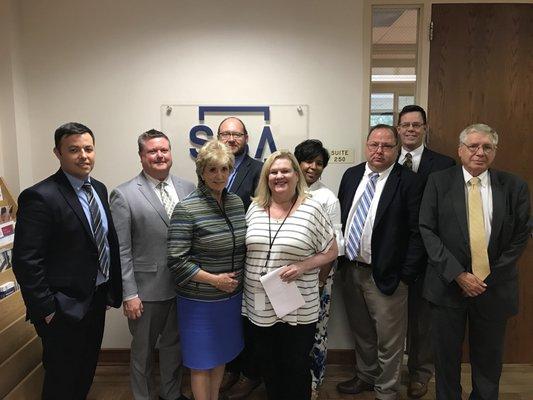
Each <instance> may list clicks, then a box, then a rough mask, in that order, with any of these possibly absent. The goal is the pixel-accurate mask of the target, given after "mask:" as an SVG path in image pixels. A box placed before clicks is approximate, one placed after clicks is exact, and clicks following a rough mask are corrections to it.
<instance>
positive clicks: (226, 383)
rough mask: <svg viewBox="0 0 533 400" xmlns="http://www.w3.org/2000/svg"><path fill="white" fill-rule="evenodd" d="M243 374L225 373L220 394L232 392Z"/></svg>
mask: <svg viewBox="0 0 533 400" xmlns="http://www.w3.org/2000/svg"><path fill="white" fill-rule="evenodd" d="M240 376H241V374H240V373H239V372H232V371H225V372H224V377H223V378H222V383H221V384H220V389H219V390H218V391H219V392H220V393H224V392H227V391H228V390H230V389H231V388H232V387H233V385H235V384H236V383H237V381H238V380H239V377H240Z"/></svg>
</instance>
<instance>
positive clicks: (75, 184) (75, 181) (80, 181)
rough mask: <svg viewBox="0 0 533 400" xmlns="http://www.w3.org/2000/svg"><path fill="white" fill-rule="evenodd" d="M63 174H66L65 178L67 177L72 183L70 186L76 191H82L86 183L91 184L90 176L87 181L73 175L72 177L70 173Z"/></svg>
mask: <svg viewBox="0 0 533 400" xmlns="http://www.w3.org/2000/svg"><path fill="white" fill-rule="evenodd" d="M63 173H64V174H65V176H66V177H67V179H68V181H69V182H70V184H71V185H72V187H73V188H74V189H75V190H76V191H80V190H81V187H82V186H83V184H84V183H85V182H89V183H90V182H91V177H90V176H88V177H87V179H80V178H76V177H75V176H73V175H70V174H69V173H67V172H65V171H63Z"/></svg>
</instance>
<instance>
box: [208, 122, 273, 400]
mask: <svg viewBox="0 0 533 400" xmlns="http://www.w3.org/2000/svg"><path fill="white" fill-rule="evenodd" d="M217 136H218V139H219V140H220V141H222V142H224V143H225V144H226V145H227V146H228V147H229V148H230V150H231V152H232V153H233V155H234V156H235V166H234V168H233V171H232V173H231V174H230V176H229V178H228V184H227V188H228V190H229V191H230V192H233V193H235V194H236V195H237V196H239V197H240V198H241V200H242V202H243V204H244V209H245V211H246V210H248V207H249V206H250V203H251V202H252V199H251V198H252V196H253V195H254V192H255V188H256V187H257V183H258V182H259V177H260V176H261V169H262V168H263V163H262V162H260V161H258V160H256V159H254V158H252V157H250V156H249V155H248V153H247V144H248V131H247V130H246V126H245V125H244V123H243V122H242V121H241V120H240V119H239V118H237V117H228V118H226V119H224V120H223V121H222V122H221V123H220V125H219V126H218V134H217ZM244 326H248V324H244ZM249 338H250V335H249V333H248V332H246V331H245V332H244V340H245V348H244V350H243V351H242V352H241V354H239V356H237V358H236V359H235V360H233V361H231V362H230V363H228V365H227V366H226V373H225V374H224V380H223V381H222V385H221V387H220V391H221V392H226V394H225V398H226V399H227V400H241V399H245V398H246V397H248V395H249V394H250V393H251V392H252V391H253V390H254V389H255V388H256V387H257V386H259V384H260V383H261V380H260V378H259V371H258V370H257V367H255V366H254V361H253V356H252V355H251V353H250V345H249V342H248V339H249ZM241 372H242V375H241ZM239 378H240V379H239Z"/></svg>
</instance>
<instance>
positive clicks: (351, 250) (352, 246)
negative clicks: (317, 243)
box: [346, 172, 379, 261]
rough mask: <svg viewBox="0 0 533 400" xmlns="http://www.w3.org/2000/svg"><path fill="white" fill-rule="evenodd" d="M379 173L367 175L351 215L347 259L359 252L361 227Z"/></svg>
mask: <svg viewBox="0 0 533 400" xmlns="http://www.w3.org/2000/svg"><path fill="white" fill-rule="evenodd" d="M378 177H379V174H378V173H376V172H372V173H371V174H370V175H369V176H368V178H369V179H368V183H367V184H366V187H365V191H364V193H363V195H362V196H361V198H360V199H359V203H358V204H357V208H356V209H355V213H354V216H353V220H352V224H351V225H350V231H349V232H348V240H347V241H346V255H347V256H348V259H350V260H352V261H353V260H355V258H356V257H357V256H358V254H359V248H360V246H361V236H362V234H363V228H364V226H365V221H366V217H367V215H368V210H370V204H372V199H373V198H374V193H375V192H376V181H377V180H378Z"/></svg>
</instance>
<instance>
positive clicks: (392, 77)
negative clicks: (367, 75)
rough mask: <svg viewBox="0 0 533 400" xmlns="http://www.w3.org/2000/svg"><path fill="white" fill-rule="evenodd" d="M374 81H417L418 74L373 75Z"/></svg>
mask: <svg viewBox="0 0 533 400" xmlns="http://www.w3.org/2000/svg"><path fill="white" fill-rule="evenodd" d="M372 82H416V75H372Z"/></svg>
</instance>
